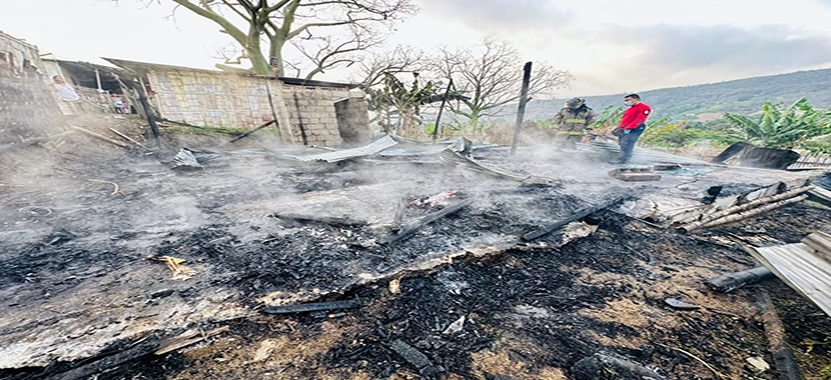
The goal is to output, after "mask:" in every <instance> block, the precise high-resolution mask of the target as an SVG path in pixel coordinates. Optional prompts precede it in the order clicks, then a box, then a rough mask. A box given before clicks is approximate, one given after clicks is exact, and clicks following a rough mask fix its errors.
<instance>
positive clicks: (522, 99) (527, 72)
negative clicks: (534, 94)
mask: <svg viewBox="0 0 831 380" xmlns="http://www.w3.org/2000/svg"><path fill="white" fill-rule="evenodd" d="M530 83H531V62H526V63H525V68H524V69H523V73H522V92H520V95H519V108H518V109H517V114H516V127H514V140H513V141H512V142H511V155H512V156H513V155H514V154H515V153H516V145H517V143H519V133H520V131H521V130H522V119H523V118H524V117H525V104H526V103H527V102H528V86H529V85H530Z"/></svg>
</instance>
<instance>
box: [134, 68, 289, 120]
mask: <svg viewBox="0 0 831 380" xmlns="http://www.w3.org/2000/svg"><path fill="white" fill-rule="evenodd" d="M147 79H148V80H149V81H150V87H151V88H152V89H153V92H154V93H155V97H154V99H153V100H154V103H155V105H156V107H157V108H158V111H159V113H160V114H161V117H163V118H166V119H170V120H175V121H181V122H184V123H189V124H194V125H201V126H217V127H219V126H221V127H232V128H254V127H257V126H258V125H261V124H263V123H265V122H267V121H269V120H271V119H273V118H274V117H273V114H272V112H271V106H270V105H269V102H268V90H267V86H268V84H269V83H268V80H265V79H261V78H255V77H246V76H240V75H235V74H229V73H221V72H211V71H208V70H153V71H150V72H149V73H148V74H147Z"/></svg>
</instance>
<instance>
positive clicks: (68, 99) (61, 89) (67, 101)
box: [52, 75, 84, 115]
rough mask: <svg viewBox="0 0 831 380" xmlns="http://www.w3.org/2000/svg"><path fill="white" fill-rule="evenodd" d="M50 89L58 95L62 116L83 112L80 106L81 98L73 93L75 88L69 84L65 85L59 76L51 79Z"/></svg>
mask: <svg viewBox="0 0 831 380" xmlns="http://www.w3.org/2000/svg"><path fill="white" fill-rule="evenodd" d="M52 88H53V89H54V91H55V92H56V93H57V95H58V100H60V101H61V103H60V104H61V112H63V113H64V115H77V114H80V113H83V112H84V108H83V107H82V104H81V97H80V96H79V95H78V93H77V92H75V88H74V87H72V85H71V84H69V83H66V81H65V80H64V79H63V77H62V76H60V75H55V76H54V77H52Z"/></svg>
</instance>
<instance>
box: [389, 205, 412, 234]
mask: <svg viewBox="0 0 831 380" xmlns="http://www.w3.org/2000/svg"><path fill="white" fill-rule="evenodd" d="M407 204H408V202H407V199H406V198H402V199H400V200H399V201H398V203H396V204H395V214H393V216H392V223H390V229H391V230H393V231H396V232H397V231H400V230H401V225H402V223H403V221H404V214H405V213H406V212H407Z"/></svg>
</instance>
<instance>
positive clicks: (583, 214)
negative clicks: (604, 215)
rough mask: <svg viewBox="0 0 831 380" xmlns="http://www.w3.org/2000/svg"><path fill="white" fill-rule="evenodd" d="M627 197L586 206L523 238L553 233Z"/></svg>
mask: <svg viewBox="0 0 831 380" xmlns="http://www.w3.org/2000/svg"><path fill="white" fill-rule="evenodd" d="M627 198H628V197H617V198H615V199H612V200H611V201H608V202H605V203H601V204H599V205H595V206H590V207H586V208H583V209H580V210H579V211H577V212H575V213H574V214H572V215H571V216H569V217H567V218H565V219H562V220H560V221H557V222H556V223H554V224H551V225H549V226H546V227H543V228H541V229H539V230H536V231H533V232H529V233H527V234H525V235H522V240H525V241H531V240H534V239H537V238H540V237H542V236H545V235H548V234H550V233H552V232H554V231H556V230H557V229H559V228H561V227H563V226H565V225H566V224H569V223H571V222H576V221H578V220H580V219H583V218H585V217H587V216H589V215H591V214H594V213H596V212H598V211H601V210H604V209H607V208H609V207H612V206H614V205H616V204H618V203H620V202H623V201H624V200H626V199H627Z"/></svg>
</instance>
